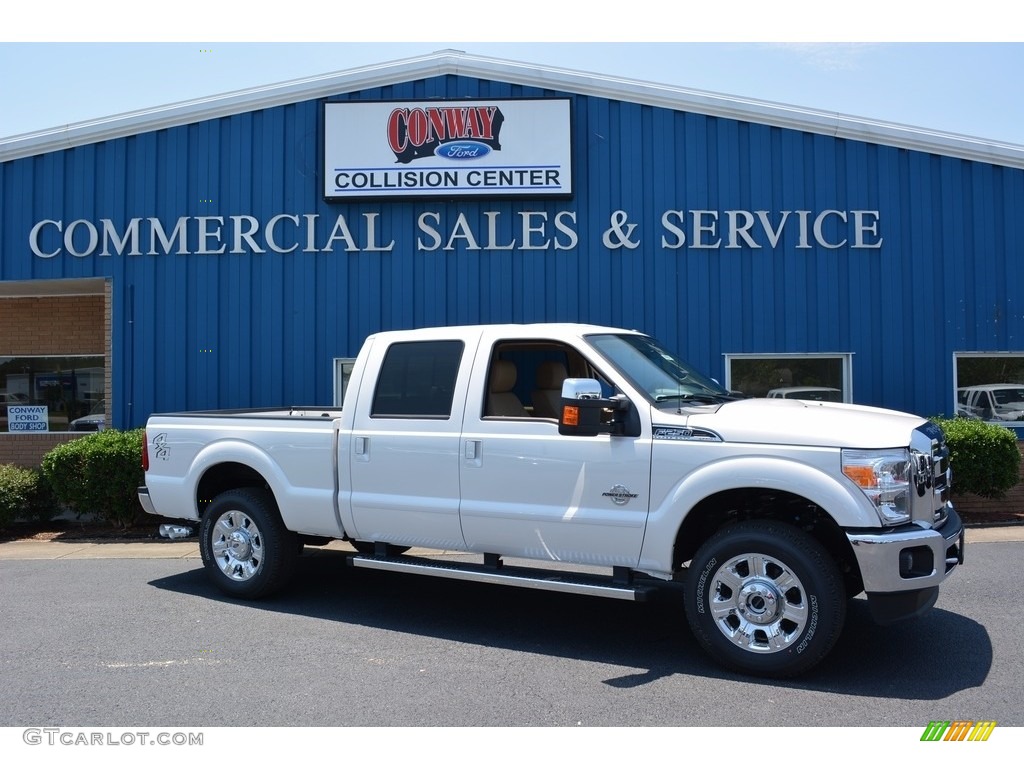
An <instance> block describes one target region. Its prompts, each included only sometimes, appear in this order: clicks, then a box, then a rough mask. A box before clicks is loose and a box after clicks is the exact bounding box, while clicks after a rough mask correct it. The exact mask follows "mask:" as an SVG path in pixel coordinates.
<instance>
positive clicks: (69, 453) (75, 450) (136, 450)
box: [42, 429, 143, 527]
mask: <svg viewBox="0 0 1024 768" xmlns="http://www.w3.org/2000/svg"><path fill="white" fill-rule="evenodd" d="M42 470H43V475H44V477H46V479H47V481H49V483H50V485H51V487H52V488H53V492H54V494H55V495H56V497H57V499H58V500H59V501H60V502H61V503H63V504H65V505H66V506H67V507H69V508H70V509H72V510H73V511H74V512H75V514H77V515H79V516H81V515H83V514H93V515H95V516H96V517H97V518H99V519H100V520H103V521H105V522H109V523H114V524H116V525H120V526H123V527H127V526H129V525H131V524H132V523H134V522H135V521H136V519H137V518H138V517H139V515H141V514H142V507H141V505H140V504H139V498H138V491H137V489H138V487H139V486H140V485H142V483H143V473H142V430H141V429H135V430H131V431H128V432H122V431H120V430H116V429H106V430H103V431H102V432H96V433H94V434H91V435H88V436H87V437H82V438H79V439H78V440H72V441H71V442H69V443H64V444H63V445H58V446H57V447H56V448H54V449H53V450H51V451H50V452H49V453H47V454H46V455H45V456H44V457H43V467H42Z"/></svg>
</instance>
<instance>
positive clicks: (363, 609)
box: [150, 551, 993, 701]
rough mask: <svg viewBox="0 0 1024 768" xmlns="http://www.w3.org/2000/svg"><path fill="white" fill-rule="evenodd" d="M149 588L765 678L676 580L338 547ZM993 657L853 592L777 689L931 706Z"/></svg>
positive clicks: (969, 638)
mask: <svg viewBox="0 0 1024 768" xmlns="http://www.w3.org/2000/svg"><path fill="white" fill-rule="evenodd" d="M150 584H151V585H152V586H154V587H157V588H159V589H165V590H168V591H171V592H176V593H179V594H186V595H193V596H195V597H197V598H202V599H206V600H216V601H219V602H223V603H227V604H231V605H237V606H239V607H244V608H245V609H246V610H262V611H274V612H278V613H285V614H293V615H298V616H304V617H309V618H314V619H320V620H323V621H331V622H342V623H347V624H356V625H362V626H367V627H372V628H375V629H384V630H389V631H393V632H401V633H405V634H410V635H422V636H427V637H432V638H437V639H444V640H452V641H455V642H459V643H473V644H478V645H482V646H487V647H496V648H505V649H507V650H509V651H512V652H525V653H538V654H546V655H552V656H560V657H564V658H570V659H580V660H583V661H592V662H598V663H605V664H615V665H619V666H624V667H632V668H635V669H640V670H645V671H643V672H638V673H635V674H629V675H624V676H621V677H616V678H610V679H607V680H604V681H603V682H604V683H605V684H606V685H608V686H612V687H615V688H623V689H628V688H636V687H640V686H643V685H646V684H648V683H651V682H653V681H656V680H658V679H660V678H665V677H669V676H672V675H692V676H695V677H701V678H705V679H720V680H723V681H735V682H763V680H762V679H761V678H756V677H750V676H746V675H742V674H738V673H733V672H729V671H727V670H724V669H722V668H720V667H718V666H717V665H716V664H715V663H714V662H712V661H711V660H710V659H709V658H708V657H707V656H706V655H705V653H704V651H703V650H702V649H701V648H700V647H699V646H698V645H697V642H696V641H695V640H694V638H693V636H692V635H691V634H690V631H689V627H688V626H687V623H686V618H685V615H684V613H683V607H682V599H681V595H680V594H679V593H678V591H677V590H675V589H673V588H672V587H671V586H668V587H666V588H664V589H661V590H659V591H658V592H657V593H656V595H655V596H654V597H652V598H651V599H650V600H648V601H647V602H645V603H632V602H626V601H620V600H609V599H607V598H598V597H586V596H580V595H568V594H560V593H554V592H543V591H538V590H530V589H520V588H515V587H506V586H495V585H487V584H479V583H474V582H463V581H451V580H448V579H440V578H428V577H423V576H411V575H401V574H394V573H387V572H380V571H366V570H362V569H355V568H348V567H346V566H345V562H344V557H343V555H342V554H341V553H338V552H329V551H316V552H315V554H314V555H313V556H306V557H303V558H301V559H300V561H299V568H298V573H297V574H296V577H295V579H294V581H293V583H292V585H291V586H290V587H289V589H288V590H287V591H286V592H285V593H284V594H282V595H280V596H278V597H274V598H270V599H266V600H260V601H254V602H247V601H241V600H234V599H231V598H227V597H225V596H224V595H222V594H221V593H220V592H219V591H217V590H216V588H215V587H213V586H212V584H211V583H210V582H209V581H208V580H207V578H206V576H205V574H204V573H203V571H202V569H201V568H199V569H194V570H191V571H186V572H183V573H180V574H175V575H173V576H169V577H166V578H161V579H156V580H154V581H152V582H150ZM890 649H897V650H896V651H895V652H891V653H890V652H889V650H890ZM992 656H993V652H992V643H991V640H990V638H989V635H988V632H987V631H986V630H985V628H984V627H983V626H982V625H981V624H979V623H977V622H976V621H974V620H972V619H970V618H967V617H965V616H960V615H958V614H955V613H951V612H949V611H944V610H942V609H939V608H935V609H932V610H931V611H930V612H929V613H928V614H927V615H926V616H924V617H922V618H920V619H917V620H915V621H908V622H905V623H903V624H896V625H894V626H891V627H879V626H877V625H876V624H874V623H873V622H872V620H871V617H870V614H869V611H868V608H867V603H866V602H865V601H864V600H863V599H856V600H853V601H851V602H850V603H849V607H848V612H847V622H846V627H845V629H844V631H843V634H842V636H841V637H840V638H839V642H838V643H837V644H836V647H835V648H834V649H833V650H832V652H831V654H830V655H829V656H828V658H826V659H825V661H824V662H822V663H821V664H820V665H818V666H817V667H816V668H815V669H813V670H812V671H811V672H810V673H808V674H807V675H805V676H803V677H801V678H799V679H796V680H777V681H772V683H771V684H772V685H773V686H783V687H789V688H793V689H800V690H808V691H827V692H835V693H845V694H853V695H857V696H865V697H876V698H898V699H914V700H922V701H934V700H940V699H945V698H947V697H949V696H951V695H953V694H954V693H957V692H958V691H962V690H965V689H969V688H974V687H978V686H980V685H982V683H983V682H984V681H985V679H986V678H987V676H988V674H989V671H990V669H991V667H992Z"/></svg>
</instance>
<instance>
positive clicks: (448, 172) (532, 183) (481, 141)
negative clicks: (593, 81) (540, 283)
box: [324, 99, 573, 200]
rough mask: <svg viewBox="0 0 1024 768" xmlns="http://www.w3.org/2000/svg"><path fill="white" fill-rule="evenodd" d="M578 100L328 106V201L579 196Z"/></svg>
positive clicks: (424, 102)
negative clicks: (574, 112)
mask: <svg viewBox="0 0 1024 768" xmlns="http://www.w3.org/2000/svg"><path fill="white" fill-rule="evenodd" d="M571 137H572V133H571V125H570V101H569V99H511V100H507V101H501V100H486V101H408V102H406V101H380V102H332V103H327V104H325V105H324V197H325V198H326V199H328V200H349V199H354V198H382V197H404V198H408V197H447V198H451V197H477V196H481V195H483V196H487V197H541V196H546V197H569V196H571V195H572V192H573V188H572V162H571V158H572V140H571Z"/></svg>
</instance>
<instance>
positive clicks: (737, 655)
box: [685, 520, 846, 677]
mask: <svg viewBox="0 0 1024 768" xmlns="http://www.w3.org/2000/svg"><path fill="white" fill-rule="evenodd" d="M685 605H686V616H687V620H688V621H689V624H690V628H691V629H692V630H693V633H694V635H695V636H696V638H697V640H698V642H699V643H700V644H701V645H702V646H703V647H704V649H705V650H706V651H708V653H710V654H711V656H713V657H714V658H715V659H716V660H717V661H719V662H720V663H721V664H723V665H725V666H727V667H730V668H731V669H735V670H738V671H740V672H746V673H750V674H755V675H763V676H767V677H790V676H793V675H797V674H800V673H802V672H806V671H807V670H808V669H810V668H811V667H813V666H814V665H815V664H817V663H818V662H819V661H821V660H822V659H823V658H824V657H825V655H826V654H827V653H828V652H829V651H830V650H831V649H832V646H833V645H834V644H835V642H836V640H837V639H838V638H839V634H840V632H841V631H842V628H843V622H844V621H845V620H846V600H845V589H844V587H843V581H842V577H841V576H840V574H839V570H838V568H836V565H835V563H834V562H833V561H832V559H831V558H830V557H829V555H828V553H827V552H826V551H825V549H824V547H822V546H821V544H819V543H818V542H817V540H815V539H814V538H812V537H811V536H810V535H809V534H807V533H805V532H804V531H802V530H800V529H798V528H794V527H793V526H791V525H787V524H785V523H777V522H773V521H768V520H750V521H746V522H741V523H736V524H735V525H731V526H728V527H726V528H723V529H721V530H720V531H718V532H717V533H715V534H714V535H713V536H712V537H711V538H710V539H708V540H707V541H706V542H705V543H704V545H703V546H702V547H701V548H700V550H698V552H697V554H696V555H695V556H694V558H693V560H692V561H691V563H690V568H689V570H688V574H687V583H686V597H685Z"/></svg>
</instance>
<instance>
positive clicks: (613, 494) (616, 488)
mask: <svg viewBox="0 0 1024 768" xmlns="http://www.w3.org/2000/svg"><path fill="white" fill-rule="evenodd" d="M601 495H602V496H607V497H608V498H609V499H611V500H612V501H613V502H614V503H616V504H618V505H619V506H620V507H621V506H622V505H623V504H628V503H629V500H630V499H635V498H636V496H637V495H636V494H635V493H630V492H629V489H628V488H627V487H626V486H624V485H613V486H612V488H611V490H608V491H605V492H604V493H602V494H601Z"/></svg>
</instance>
